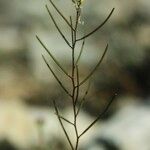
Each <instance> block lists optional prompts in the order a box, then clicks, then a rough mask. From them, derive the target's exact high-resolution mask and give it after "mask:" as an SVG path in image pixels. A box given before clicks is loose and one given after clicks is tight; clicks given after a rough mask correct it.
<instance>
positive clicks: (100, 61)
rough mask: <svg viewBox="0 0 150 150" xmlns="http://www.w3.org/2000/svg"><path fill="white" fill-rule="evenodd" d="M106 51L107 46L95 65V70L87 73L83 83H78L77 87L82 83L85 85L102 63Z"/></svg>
mask: <svg viewBox="0 0 150 150" xmlns="http://www.w3.org/2000/svg"><path fill="white" fill-rule="evenodd" d="M107 50H108V44H107V45H106V48H105V50H104V53H103V55H102V57H101V58H100V60H99V62H98V63H97V65H96V66H95V68H94V69H93V70H92V71H91V72H90V73H89V75H88V76H87V77H86V78H85V79H84V80H83V81H81V82H80V84H79V86H81V85H82V84H83V83H85V82H86V81H87V80H88V79H89V78H90V77H91V76H92V75H93V74H94V73H95V71H96V70H97V68H98V67H99V66H100V64H101V63H102V61H103V59H104V57H105V55H106V52H107Z"/></svg>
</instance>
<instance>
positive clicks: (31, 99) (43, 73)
mask: <svg viewBox="0 0 150 150" xmlns="http://www.w3.org/2000/svg"><path fill="white" fill-rule="evenodd" d="M53 1H54V2H55V4H56V5H57V6H58V8H60V10H61V11H62V12H63V13H64V14H65V16H67V17H69V16H70V15H73V12H74V6H73V5H72V4H71V0H53ZM45 4H48V6H49V8H50V10H51V11H52V13H53V15H54V17H55V19H56V20H57V23H58V24H59V26H60V28H61V29H62V31H63V33H64V34H65V35H66V37H67V38H68V39H69V38H70V30H69V28H68V26H67V25H66V24H65V23H64V22H63V20H62V19H61V18H60V17H59V16H58V14H57V13H56V11H55V10H54V9H53V8H52V6H51V5H50V3H49V1H48V0H47V1H46V0H44V1H43V0H11V2H10V0H0V150H24V149H25V150H34V149H36V150H38V149H39V150H47V149H49V150H63V149H64V150H66V149H69V148H68V145H67V141H66V139H65V137H64V135H63V133H62V131H61V128H60V125H59V123H58V122H57V118H56V115H55V114H54V109H53V105H52V100H56V102H57V104H58V106H59V108H60V110H61V112H62V113H63V114H64V115H65V116H66V117H67V118H70V117H71V114H72V112H71V102H70V99H69V98H68V97H67V95H66V94H65V93H64V92H63V91H62V89H61V88H60V87H59V85H58V83H57V82H56V81H55V79H54V77H53V76H52V75H51V73H50V72H49V70H48V68H47V66H46V64H45V63H44V61H43V59H42V57H41V54H44V56H46V58H47V60H48V62H49V63H50V64H51V66H52V68H53V69H54V71H55V72H56V74H57V75H58V77H59V78H60V80H62V81H63V83H64V84H65V85H66V86H67V87H68V88H69V84H68V81H67V80H66V78H65V76H63V74H62V72H61V71H60V70H59V69H58V68H57V67H56V65H55V64H54V62H53V61H52V60H51V59H50V57H49V56H48V55H47V54H46V52H45V51H44V49H43V48H42V46H41V45H40V43H39V42H38V41H37V39H36V35H38V36H39V37H40V38H41V40H42V41H43V42H44V43H45V45H46V46H47V47H48V48H49V49H50V50H51V52H52V53H53V54H54V55H55V57H56V58H57V59H58V60H59V62H60V63H61V64H62V65H63V66H64V68H66V70H68V72H70V71H71V69H70V67H71V65H70V64H71V51H70V48H69V47H68V46H67V45H66V43H65V42H64V41H63V39H62V38H61V36H60V35H59V33H58V32H57V30H56V29H55V26H54V24H53V23H52V21H51V20H50V18H49V16H48V13H47V12H46V9H45ZM113 7H115V12H114V13H113V15H112V17H111V18H110V20H109V21H108V22H107V23H106V25H105V26H104V27H103V28H102V29H101V30H99V31H98V32H96V33H95V34H93V36H92V37H90V38H88V39H87V40H86V41H85V49H84V51H83V55H82V57H81V60H80V65H79V69H80V77H81V78H82V79H84V77H85V76H86V75H87V74H88V73H89V72H90V71H91V70H92V68H93V67H94V66H95V64H96V63H97V62H98V59H99V57H100V56H101V55H102V53H103V51H104V49H105V46H106V44H107V43H108V44H109V49H108V52H107V54H106V57H105V58H104V61H103V63H102V64H101V66H100V68H99V69H98V70H97V72H96V74H94V76H92V80H91V87H90V92H89V93H88V96H87V100H86V102H85V104H84V106H83V108H82V111H81V114H80V117H79V120H81V121H79V129H80V130H81V131H82V130H83V129H84V128H86V127H87V126H88V124H89V123H90V122H91V121H92V120H93V119H94V118H95V117H96V116H97V115H98V114H99V113H100V112H102V110H103V109H104V107H105V105H106V104H107V103H108V101H109V100H110V99H111V97H112V96H113V95H114V94H115V93H117V94H118V95H117V97H116V99H115V101H114V103H113V104H112V106H111V108H110V109H109V111H108V112H107V113H106V114H105V116H104V117H103V119H102V120H100V121H99V122H98V124H97V125H96V126H94V127H93V129H91V131H89V132H88V133H87V134H86V135H85V137H83V139H82V140H81V147H80V149H81V150H149V149H150V143H149V138H150V109H149V107H150V106H149V105H150V57H149V56H150V1H149V0H126V1H120V0H111V1H109V0H92V1H90V0H85V1H84V3H83V5H82V17H81V21H82V22H84V24H80V31H79V34H78V36H79V37H81V36H82V35H83V34H84V32H85V33H88V32H89V31H91V29H94V28H95V27H97V26H98V25H99V24H100V23H101V22H102V21H103V20H104V19H105V18H106V17H107V15H108V14H109V13H110V11H111V9H112V8H113ZM78 52H79V51H78V49H77V52H76V54H77V53H78ZM86 87H87V85H84V86H83V87H82V90H81V93H80V94H81V97H82V95H83V94H84V91H85V90H86ZM66 127H67V130H68V132H69V133H71V134H70V136H72V132H73V131H72V130H71V129H70V127H69V126H67V125H66ZM71 139H72V140H74V137H71Z"/></svg>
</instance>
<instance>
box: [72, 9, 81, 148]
mask: <svg viewBox="0 0 150 150" xmlns="http://www.w3.org/2000/svg"><path fill="white" fill-rule="evenodd" d="M79 16H80V8H76V22H75V28H74V30H72V31H71V33H72V78H71V80H72V106H73V116H74V123H73V126H74V130H75V134H76V143H75V148H74V150H78V145H79V133H78V129H77V111H76V104H77V101H78V94H79V89H78V88H79V86H76V84H77V82H76V78H77V77H75V73H76V72H78V70H77V66H75V47H76V42H77V36H76V34H77V29H78V20H79ZM71 22H72V21H71ZM71 24H72V23H71Z"/></svg>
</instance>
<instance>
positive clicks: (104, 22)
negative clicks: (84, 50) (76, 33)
mask: <svg viewBox="0 0 150 150" xmlns="http://www.w3.org/2000/svg"><path fill="white" fill-rule="evenodd" d="M114 10H115V8H113V9H112V10H111V12H110V14H109V15H108V17H107V18H106V19H105V20H104V21H103V22H102V23H101V24H100V25H99V26H98V27H97V28H95V29H94V30H92V31H91V32H90V33H88V34H86V35H85V36H83V37H81V38H79V39H77V41H81V40H83V39H85V38H87V37H89V36H90V35H92V34H93V33H95V32H96V31H98V30H99V29H100V28H102V27H103V26H104V25H105V24H106V22H107V21H108V20H109V18H110V17H111V15H112V14H113V12H114Z"/></svg>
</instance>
